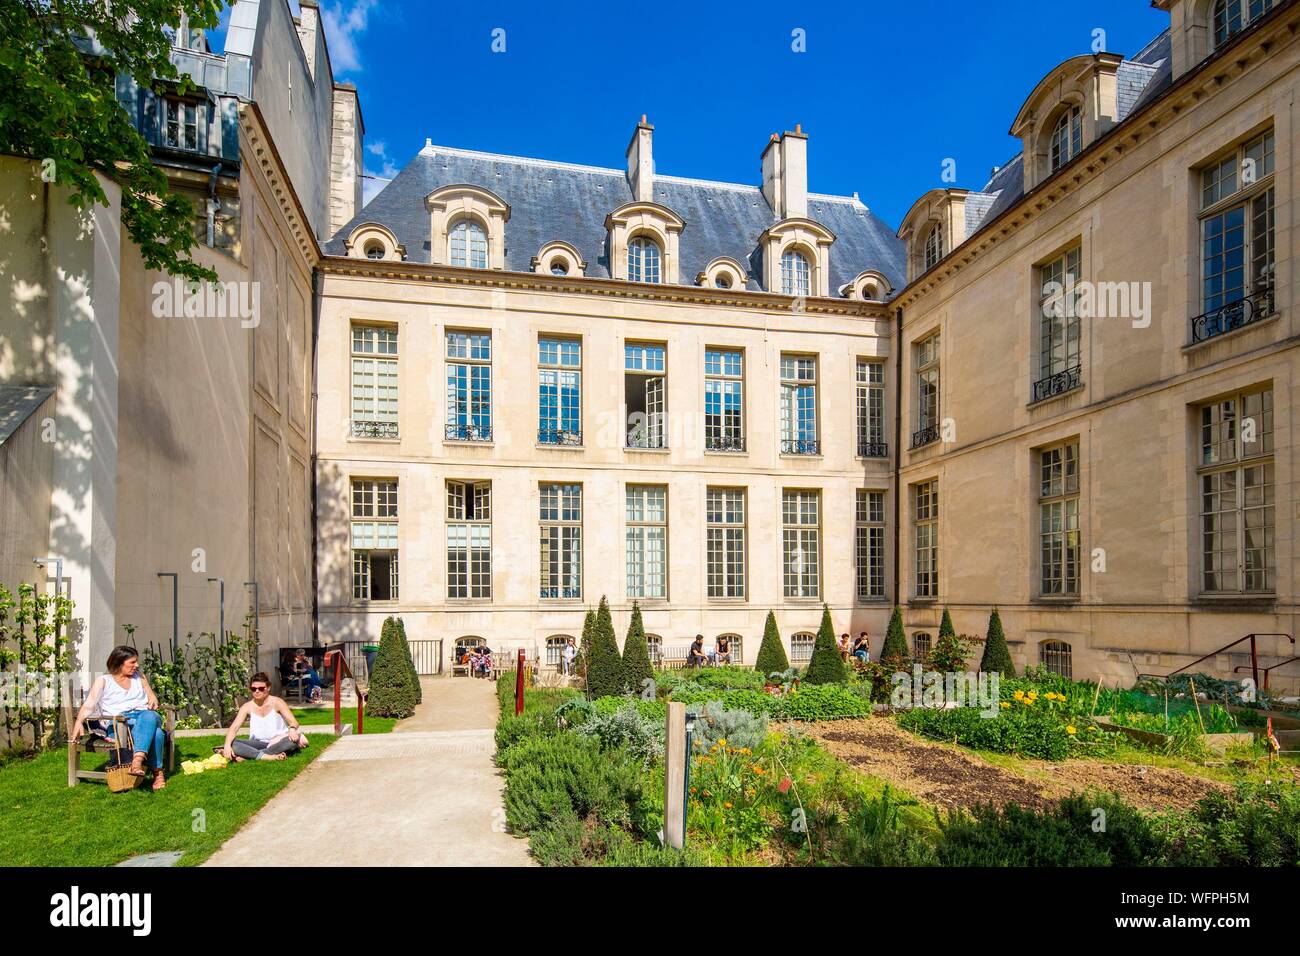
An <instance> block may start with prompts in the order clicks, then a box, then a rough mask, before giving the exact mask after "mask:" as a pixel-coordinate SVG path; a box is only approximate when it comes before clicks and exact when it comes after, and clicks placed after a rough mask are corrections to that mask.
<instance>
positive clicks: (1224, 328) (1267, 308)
mask: <svg viewBox="0 0 1300 956" xmlns="http://www.w3.org/2000/svg"><path fill="white" fill-rule="evenodd" d="M1272 314H1273V288H1272V286H1269V287H1268V288H1266V289H1260V290H1259V291H1258V292H1255V293H1253V294H1252V295H1248V296H1246V298H1244V299H1238V300H1237V301H1236V302H1229V303H1228V304H1227V305H1223V306H1220V307H1219V308H1217V309H1213V310H1211V311H1209V312H1206V313H1205V314H1204V315H1198V316H1197V317H1196V318H1194V319H1192V344H1193V345H1195V344H1196V343H1198V342H1206V341H1208V340H1210V339H1213V338H1217V337H1218V336H1220V335H1226V334H1227V333H1229V332H1232V331H1234V330H1236V329H1240V328H1242V327H1244V326H1247V325H1250V324H1251V323H1252V322H1258V321H1259V320H1260V319H1263V318H1267V317H1268V316H1270V315H1272Z"/></svg>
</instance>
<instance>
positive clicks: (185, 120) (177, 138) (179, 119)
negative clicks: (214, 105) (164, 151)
mask: <svg viewBox="0 0 1300 956" xmlns="http://www.w3.org/2000/svg"><path fill="white" fill-rule="evenodd" d="M163 111H164V122H163V145H164V146H171V147H172V148H174V149H198V148H199V111H198V107H197V106H196V105H195V104H194V103H186V102H185V101H184V100H176V99H166V100H163Z"/></svg>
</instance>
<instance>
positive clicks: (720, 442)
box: [704, 435, 745, 451]
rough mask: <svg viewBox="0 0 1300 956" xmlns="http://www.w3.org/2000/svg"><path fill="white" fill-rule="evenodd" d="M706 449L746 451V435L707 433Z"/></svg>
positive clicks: (705, 438) (705, 439)
mask: <svg viewBox="0 0 1300 956" xmlns="http://www.w3.org/2000/svg"><path fill="white" fill-rule="evenodd" d="M704 450H705V451H744V450H745V437H744V436H743V435H706V436H705V437H704Z"/></svg>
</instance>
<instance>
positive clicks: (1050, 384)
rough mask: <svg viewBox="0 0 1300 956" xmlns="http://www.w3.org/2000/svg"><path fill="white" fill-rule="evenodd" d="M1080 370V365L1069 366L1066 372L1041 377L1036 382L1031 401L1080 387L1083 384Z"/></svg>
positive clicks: (1037, 400) (1039, 400)
mask: <svg viewBox="0 0 1300 956" xmlns="http://www.w3.org/2000/svg"><path fill="white" fill-rule="evenodd" d="M1080 371H1081V369H1080V367H1079V366H1078V365H1076V366H1074V367H1073V368H1067V369H1066V370H1065V371H1064V372H1057V373H1056V374H1055V375H1049V376H1047V378H1040V379H1039V380H1038V381H1037V382H1035V383H1034V390H1033V395H1032V397H1031V398H1030V402H1041V401H1042V400H1043V399H1045V398H1051V397H1052V396H1053V395H1061V394H1064V393H1065V392H1069V391H1072V390H1074V389H1076V388H1078V387H1079V386H1080V385H1081V384H1083V381H1082V379H1081V378H1080V377H1079V373H1080Z"/></svg>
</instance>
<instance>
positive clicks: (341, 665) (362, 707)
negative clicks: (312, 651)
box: [325, 650, 366, 737]
mask: <svg viewBox="0 0 1300 956" xmlns="http://www.w3.org/2000/svg"><path fill="white" fill-rule="evenodd" d="M330 658H335V661H334V736H336V737H337V736H338V735H339V734H341V733H343V714H342V704H343V672H344V671H347V674H348V676H349V677H351V678H352V686H353V687H355V688H356V690H357V733H359V734H363V733H365V732H366V730H365V728H366V695H365V694H364V693H362V691H361V685H360V684H358V683H357V678H356V675H355V674H353V673H352V668H350V667H348V659H347V658H346V657H344V656H343V652H342V651H337V650H336V651H326V652H325V665H326V666H327V667H328V666H329V663H330Z"/></svg>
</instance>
